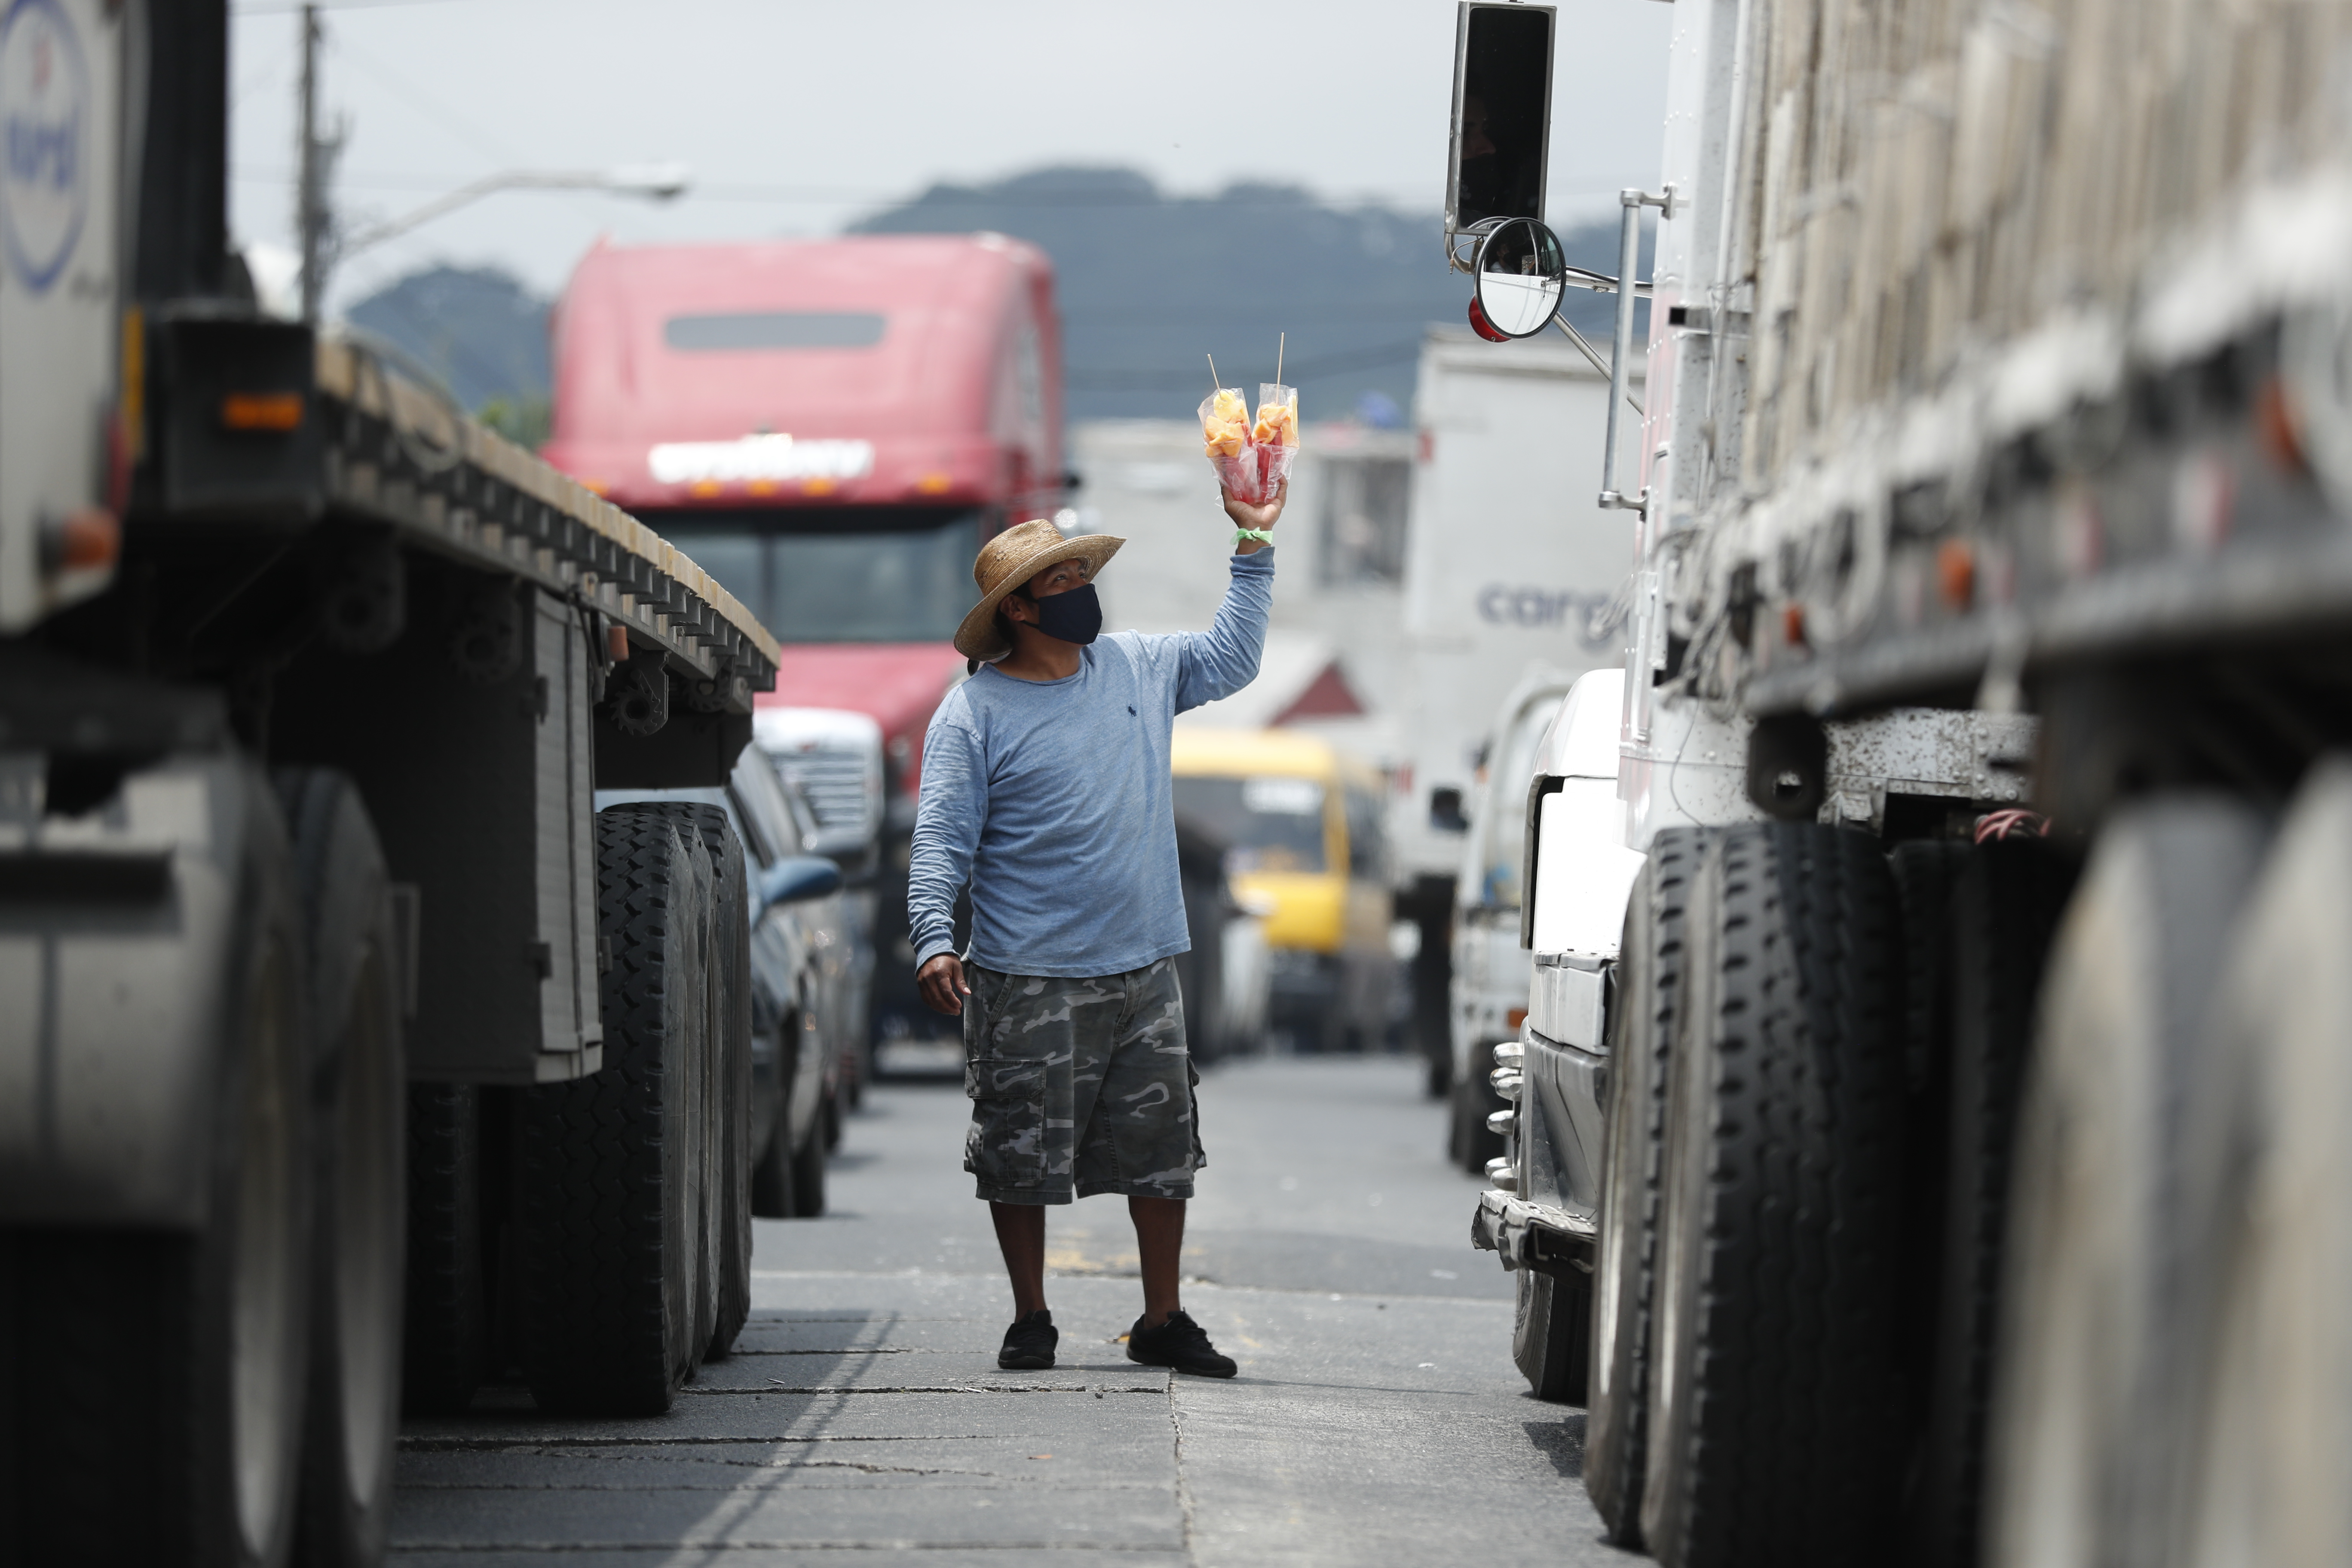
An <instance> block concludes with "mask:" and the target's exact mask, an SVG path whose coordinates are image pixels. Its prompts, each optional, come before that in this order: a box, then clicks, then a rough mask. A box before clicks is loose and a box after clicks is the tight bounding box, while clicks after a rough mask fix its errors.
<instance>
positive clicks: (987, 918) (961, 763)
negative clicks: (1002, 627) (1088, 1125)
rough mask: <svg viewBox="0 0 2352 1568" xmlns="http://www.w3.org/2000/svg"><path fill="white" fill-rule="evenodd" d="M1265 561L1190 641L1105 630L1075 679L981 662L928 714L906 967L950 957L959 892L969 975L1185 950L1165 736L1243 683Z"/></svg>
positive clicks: (1134, 964)
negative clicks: (967, 911) (1026, 675)
mask: <svg viewBox="0 0 2352 1568" xmlns="http://www.w3.org/2000/svg"><path fill="white" fill-rule="evenodd" d="M1273 599H1274V552H1273V551H1272V550H1270V549H1267V550H1261V551H1259V552H1257V553H1255V555H1236V556H1234V558H1233V582H1232V584H1230V585H1229V586H1228V587H1227V588H1226V590H1225V598H1224V603H1223V604H1222V605H1219V606H1218V607H1217V615H1216V619H1215V620H1214V621H1213V623H1212V624H1211V626H1210V627H1209V629H1208V630H1207V631H1206V632H1175V633H1171V634H1165V635H1159V636H1147V635H1145V634H1144V633H1141V632H1113V633H1111V634H1110V635H1109V636H1108V637H1097V639H1096V640H1095V641H1093V642H1091V643H1089V644H1087V646H1086V647H1083V648H1081V649H1080V650H1079V654H1078V672H1077V673H1076V675H1073V676H1069V677H1067V678H1066V679H1061V680H1023V679H1020V678H1018V677H1017V676H1010V675H1005V674H1003V673H1002V672H1001V671H999V670H997V669H996V668H993V667H992V666H988V665H982V667H981V668H980V671H979V673H978V674H976V675H974V676H973V677H972V678H971V679H970V680H967V681H965V682H964V683H963V684H962V685H961V686H959V687H957V688H956V689H954V690H952V691H950V692H949V693H948V695H947V700H945V701H943V702H941V703H940V708H939V711H938V712H936V713H934V714H933V715H931V724H930V729H929V731H927V732H926V733H925V735H924V738H923V789H922V795H921V798H920V800H919V803H918V805H917V807H916V812H915V837H914V844H913V849H912V858H911V859H910V861H909V863H908V872H907V915H908V923H909V925H910V926H911V928H912V931H913V934H914V942H915V962H916V963H917V964H918V965H921V964H924V963H929V962H930V960H931V959H932V958H934V957H935V956H937V955H938V954H940V953H942V952H953V951H954V950H955V943H954V939H953V937H952V934H951V932H952V930H953V921H954V910H955V900H956V894H957V893H958V892H960V891H961V889H963V887H964V884H965V882H966V881H967V880H969V881H970V883H971V959H972V962H974V963H979V964H982V965H983V966H985V967H987V968H990V969H993V970H997V971H999V972H1001V973H1007V974H1045V975H1056V976H1091V975H1099V974H1118V973H1125V972H1126V971H1128V970H1130V969H1140V968H1142V967H1143V966H1144V965H1145V964H1148V963H1154V962H1156V961H1157V960H1160V959H1162V958H1166V957H1168V956H1169V955H1170V954H1171V953H1178V952H1184V951H1186V950H1187V949H1188V948H1190V947H1191V946H1192V942H1191V941H1190V940H1189V939H1188V938H1187V936H1186V934H1185V929H1184V895H1183V889H1182V888H1181V886H1180V884H1179V883H1178V880H1177V871H1176V813H1175V807H1174V805H1173V791H1172V788H1171V784H1170V782H1169V763H1168V744H1169V732H1170V731H1171V728H1172V727H1173V725H1174V722H1175V719H1176V715H1177V714H1179V713H1181V712H1183V711H1184V710H1186V709H1189V708H1198V707H1199V706H1201V704H1202V703H1204V702H1213V701H1215V700H1217V699H1218V698H1220V697H1230V696H1232V695H1233V694H1234V692H1236V691H1239V690H1240V689H1242V688H1243V687H1244V686H1247V685H1248V684H1249V683H1250V682H1251V681H1252V680H1253V679H1255V678H1256V676H1257V662H1258V656H1259V654H1260V653H1261V652H1262V651H1263V650H1264V648H1265V621H1266V613H1267V611H1268V610H1269V608H1270V607H1271V606H1272V604H1273Z"/></svg>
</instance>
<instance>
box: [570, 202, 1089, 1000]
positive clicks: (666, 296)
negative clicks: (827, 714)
mask: <svg viewBox="0 0 2352 1568" xmlns="http://www.w3.org/2000/svg"><path fill="white" fill-rule="evenodd" d="M553 339H554V342H553V350H554V383H555V385H554V392H555V396H554V410H553V418H552V424H551V436H550V438H549V440H548V443H547V445H546V447H545V448H544V449H543V455H544V456H545V457H546V458H548V460H549V461H551V462H552V463H553V464H555V465H556V466H557V467H558V468H562V469H564V470H566V471H567V472H569V473H571V474H572V475H573V476H575V477H576V478H578V479H581V480H582V481H583V483H585V484H586V485H588V486H589V487H590V488H591V489H594V490H596V491H597V492H598V493H600V494H602V495H604V496H605V497H606V498H608V499H610V500H613V501H614V502H615V503H617V504H618V505H620V506H621V507H623V508H625V510H629V511H631V512H634V513H635V514H636V515H637V516H638V517H640V518H642V519H644V520H645V521H646V523H647V524H648V525H649V526H651V527H653V528H654V529H656V530H657V531H659V532H660V533H661V534H662V535H663V537H664V538H666V539H668V540H670V541H671V542H674V543H676V544H677V546H678V548H679V549H681V550H683V551H685V552H687V553H688V555H690V556H692V557H693V558H694V560H695V562H696V563H698V564H699V565H700V566H701V567H702V568H703V569H704V570H705V571H707V572H709V574H711V575H712V576H714V577H716V578H718V579H719V582H721V583H723V584H726V586H727V587H728V588H729V589H730V591H731V592H732V593H733V594H734V595H735V596H736V597H737V598H739V599H740V600H741V601H742V602H743V603H744V604H745V605H748V606H750V608H751V611H752V613H753V614H754V615H756V616H759V618H760V620H761V622H762V623H763V624H764V625H766V626H768V627H769V628H770V629H771V630H772V631H773V632H774V634H775V636H776V637H777V638H778V639H779V641H781V642H782V644H783V645H784V646H783V653H782V658H780V660H779V661H778V669H777V679H776V689H775V690H774V691H773V692H772V693H769V694H766V695H764V696H762V697H761V702H762V703H763V704H770V703H772V704H779V705H785V706H793V707H802V708H840V709H850V710H856V711H858V712H863V713H866V714H869V715H871V716H872V717H873V719H874V720H875V721H876V722H877V723H878V724H879V725H880V726H881V728H882V732H883V741H884V749H885V755H886V758H887V795H886V798H887V802H888V806H887V813H886V818H885V823H884V825H883V826H882V834H883V842H882V843H881V844H879V845H878V846H877V848H878V849H879V851H880V854H879V857H878V860H879V864H880V866H881V868H882V869H881V879H882V880H881V884H880V885H879V886H878V887H877V894H878V898H877V911H876V912H877V917H878V918H877V929H876V931H875V945H876V957H877V986H876V995H875V1003H876V1007H875V1026H876V1028H877V1032H878V1033H881V1034H883V1035H884V1036H886V1037H887V1036H889V1035H892V1034H897V1033H902V1032H912V1033H915V1034H918V1035H920V1034H927V1033H929V1032H931V1029H930V1020H929V1016H928V1015H927V1014H925V1013H924V1012H923V1010H922V1009H921V1008H920V1007H919V1006H916V1005H914V994H913V989H912V974H911V966H910V964H907V958H908V957H910V955H906V956H905V957H902V955H901V954H900V953H899V952H898V949H899V948H900V947H902V946H903V945H904V942H905V936H904V931H905V919H906V914H905V898H904V890H903V881H904V876H905V871H904V865H905V858H906V857H905V843H906V835H907V833H908V831H909V830H910V829H911V827H912V826H913V821H914V798H915V792H916V789H917V787H918V785H919V781H920V777H921V761H922V743H923V731H924V728H925V726H926V725H927V724H929V721H930V717H931V713H932V710H934V709H935V708H936V707H937V706H938V704H939V700H940V698H941V697H942V696H943V695H944V694H945V693H946V691H947V690H948V689H949V687H950V685H951V684H952V683H953V681H954V680H955V679H957V678H959V677H961V675H962V674H963V660H962V658H961V656H959V655H958V654H957V653H956V652H955V650H954V648H953V647H951V646H950V642H949V638H950V637H951V636H952V635H953V633H954V631H955V627H956V625H957V623H958V622H959V621H960V620H961V619H962V617H963V615H964V612H965V611H966V610H967V609H969V608H970V607H971V603H972V601H973V599H974V598H975V597H976V596H977V590H976V589H975V587H974V586H973V584H972V578H971V563H972V558H973V556H974V554H975V553H976V552H978V551H979V548H980V545H981V543H982V541H983V540H985V539H987V538H989V537H990V536H991V535H992V534H994V533H996V532H997V531H1000V530H1002V529H1003V528H1004V527H1006V526H1008V525H1009V524H1011V523H1013V522H1017V521H1023V520H1024V519H1026V518H1030V517H1036V516H1041V515H1050V514H1052V513H1053V512H1054V511H1055V510H1056V509H1057V508H1059V507H1060V506H1061V505H1062V504H1063V496H1064V491H1065V486H1066V479H1065V475H1064V471H1063V461H1062V380H1061V334H1060V323H1059V321H1057V319H1056V317H1055V308H1054V278H1053V268H1052V265H1051V263H1049V262H1048V261H1047V259H1046V258H1045V254H1044V252H1042V251H1040V250H1038V249H1037V248H1036V247H1034V246H1029V245H1025V244H1023V243H1022V242H1020V241H1018V240H1013V239H1007V238H1005V237H1003V236H1001V235H993V234H977V235H905V236H898V235H893V236H869V237H848V238H842V239H827V240H777V241H762V242H758V243H751V244H726V245H691V246H648V247H616V246H609V245H599V246H598V247H596V248H594V249H593V250H592V251H590V252H589V253H588V255H587V256H586V257H585V258H583V260H582V261H581V263H580V266H579V268H578V269H577V270H576V271H574V272H573V274H572V281H571V284H570V286H569V287H568V288H567V289H565V291H564V295H563V299H562V302H561V303H560V304H559V305H558V307H557V309H556V313H555V318H554V322H553ZM902 965H905V966H906V967H907V973H904V974H903V975H900V974H899V973H898V971H899V970H900V969H901V967H902ZM900 980H903V981H904V986H903V994H900V993H901V989H902V988H901V986H900V984H898V982H899V981H900Z"/></svg>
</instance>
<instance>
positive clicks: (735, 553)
mask: <svg viewBox="0 0 2352 1568" xmlns="http://www.w3.org/2000/svg"><path fill="white" fill-rule="evenodd" d="M642 515H643V517H644V521H645V523H646V526H647V527H648V528H651V529H653V530H654V531H656V532H657V533H659V534H661V536H662V537H663V538H665V539H667V540H668V541H669V542H671V543H672V544H675V545H677V547H678V548H679V549H680V550H683V551H685V552H687V554H688V555H690V556H692V557H693V558H694V562H695V564H696V565H698V566H699V567H701V568H702V569H703V570H704V571H705V572H708V573H709V574H711V575H712V576H713V577H716V578H718V579H719V582H720V583H721V584H725V585H726V588H727V591H728V592H729V593H730V594H732V595H735V596H736V597H737V598H738V599H740V600H741V601H743V604H744V605H745V606H746V607H747V608H749V609H750V610H751V613H752V614H753V615H755V616H758V617H759V618H760V623H761V625H762V626H766V627H767V628H768V629H769V630H770V631H771V632H773V633H774V634H775V636H776V640H777V641H779V642H787V643H845V642H852V643H854V642H945V641H947V640H948V639H949V638H950V637H953V636H954V635H955V629H956V626H957V624H958V623H959V622H961V620H962V619H963V616H964V612H965V611H966V610H969V609H971V605H972V601H973V600H974V599H975V598H976V597H978V594H977V592H976V591H975V590H974V589H973V587H972V585H971V561H972V557H973V556H974V555H975V554H976V553H978V552H979V550H980V513H979V512H977V511H953V512H950V511H943V510H929V511H925V510H911V509H908V510H898V509H893V510H888V511H881V512H879V513H878V515H877V512H874V511H864V510H849V509H847V508H843V509H838V510H808V511H801V510H793V511H783V510H771V511H648V512H646V513H644V514H642Z"/></svg>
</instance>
